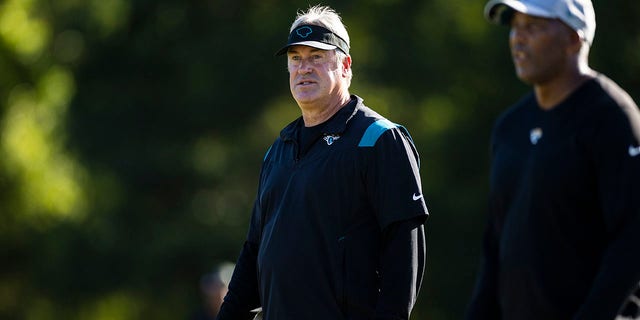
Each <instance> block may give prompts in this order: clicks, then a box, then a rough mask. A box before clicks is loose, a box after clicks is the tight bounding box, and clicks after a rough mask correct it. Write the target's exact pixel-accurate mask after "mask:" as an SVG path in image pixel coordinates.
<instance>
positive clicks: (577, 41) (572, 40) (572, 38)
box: [567, 30, 586, 54]
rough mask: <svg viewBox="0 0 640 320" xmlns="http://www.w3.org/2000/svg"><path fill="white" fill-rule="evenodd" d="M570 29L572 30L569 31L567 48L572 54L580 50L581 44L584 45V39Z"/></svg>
mask: <svg viewBox="0 0 640 320" xmlns="http://www.w3.org/2000/svg"><path fill="white" fill-rule="evenodd" d="M571 31H572V32H570V33H569V46H568V47H567V48H568V50H569V52H570V53H572V54H574V53H579V52H580V50H582V46H583V45H586V44H585V43H584V41H585V40H583V39H582V38H581V37H580V35H578V33H577V32H575V31H573V30H571Z"/></svg>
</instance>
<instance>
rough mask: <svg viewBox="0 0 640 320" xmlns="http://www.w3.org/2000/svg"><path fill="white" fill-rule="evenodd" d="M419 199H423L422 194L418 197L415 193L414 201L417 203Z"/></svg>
mask: <svg viewBox="0 0 640 320" xmlns="http://www.w3.org/2000/svg"><path fill="white" fill-rule="evenodd" d="M419 199H422V195H421V194H420V195H418V194H415V193H414V194H413V201H416V200H419Z"/></svg>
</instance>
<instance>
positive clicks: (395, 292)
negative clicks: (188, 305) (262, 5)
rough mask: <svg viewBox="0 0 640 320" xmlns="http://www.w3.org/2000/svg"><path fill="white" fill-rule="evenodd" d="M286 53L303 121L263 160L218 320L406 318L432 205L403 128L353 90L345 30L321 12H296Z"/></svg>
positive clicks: (327, 12)
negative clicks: (255, 314) (259, 319)
mask: <svg viewBox="0 0 640 320" xmlns="http://www.w3.org/2000/svg"><path fill="white" fill-rule="evenodd" d="M278 54H279V55H280V54H286V56H287V67H288V70H289V86H290V89H291V94H292V95H293V98H294V100H296V102H297V104H298V107H299V108H300V110H301V113H302V116H301V117H300V118H298V119H297V120H295V121H293V122H292V123H291V124H289V125H288V126H286V127H285V128H284V129H283V130H282V132H281V133H280V137H279V138H278V139H276V141H275V142H274V143H273V145H272V146H271V148H270V149H269V151H267V154H266V155H265V158H264V161H263V164H262V170H261V173H260V182H259V187H258V195H257V199H256V201H255V205H254V210H253V215H252V218H251V225H250V227H249V233H248V236H247V240H246V242H245V244H244V247H243V249H242V252H241V253H240V257H239V259H238V262H237V264H236V269H235V272H234V274H233V277H232V280H231V283H230V285H229V291H228V293H227V295H226V297H225V299H224V303H223V305H222V309H221V310H220V314H219V315H218V318H217V319H219V320H236V319H250V318H251V313H250V311H251V310H252V309H254V308H257V307H262V314H261V316H263V317H264V319H266V320H300V319H305V320H314V319H318V320H328V319H331V320H339V319H352V320H357V319H362V320H365V319H366V320H371V319H379V320H382V319H388V320H392V319H398V320H399V319H408V318H409V315H410V312H411V310H412V308H413V305H414V303H415V300H416V298H417V295H418V291H419V289H420V284H421V280H422V274H423V271H424V264H425V254H426V249H425V245H426V244H425V236H424V227H423V223H424V222H425V219H426V217H427V207H426V205H425V201H424V196H423V194H422V191H421V189H422V187H421V182H420V175H419V171H418V167H419V159H418V153H417V152H416V149H415V146H414V145H413V142H412V140H411V137H410V136H409V134H408V132H407V131H406V129H404V128H403V127H402V126H399V125H397V124H394V123H392V122H390V121H389V120H387V119H385V118H384V117H382V116H380V115H379V114H377V113H376V112H375V111H373V110H372V109H370V108H368V107H367V106H365V105H364V103H363V100H362V98H360V97H358V96H355V95H351V94H350V93H349V85H350V83H351V77H352V70H351V56H350V55H349V35H348V34H347V31H346V29H345V27H344V25H343V24H342V21H341V18H340V16H339V15H338V14H337V13H336V12H335V11H334V10H333V9H331V8H328V7H312V8H310V9H309V10H308V11H307V12H303V13H300V14H299V15H298V17H297V18H296V20H295V21H294V23H293V25H292V26H291V30H290V34H289V39H288V41H287V44H286V45H285V46H284V47H283V48H282V49H281V50H280V51H278Z"/></svg>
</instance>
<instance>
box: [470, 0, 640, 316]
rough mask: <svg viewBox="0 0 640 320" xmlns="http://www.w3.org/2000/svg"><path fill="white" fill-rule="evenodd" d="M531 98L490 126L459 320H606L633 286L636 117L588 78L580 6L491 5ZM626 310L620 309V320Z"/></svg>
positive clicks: (638, 203) (530, 1)
mask: <svg viewBox="0 0 640 320" xmlns="http://www.w3.org/2000/svg"><path fill="white" fill-rule="evenodd" d="M485 15H486V17H487V18H488V19H489V20H490V21H491V22H494V23H499V24H505V25H509V26H510V27H511V32H510V34H509V45H510V48H511V53H512V59H513V63H514V65H515V70H516V74H517V76H518V78H519V79H520V80H522V81H523V82H525V83H527V84H530V85H532V86H533V92H532V93H530V94H528V95H525V96H524V97H523V98H522V99H521V100H520V101H519V102H517V103H516V104H515V105H513V106H512V107H511V108H509V109H508V110H507V111H505V112H504V113H503V114H502V115H501V116H500V118H499V119H498V120H497V121H496V124H495V127H494V130H493V135H492V141H491V156H492V165H491V176H490V187H491V189H490V199H489V200H490V217H489V223H488V225H487V227H486V229H485V236H484V254H483V259H482V263H481V269H480V273H479V276H478V280H477V284H476V288H475V291H474V293H473V297H472V300H471V303H470V305H469V307H468V309H467V319H469V320H471V319H491V320H496V319H498V320H499V319H503V320H504V319H514V320H516V319H517V320H526V319H545V320H554V319H602V320H605V319H606V320H613V319H614V318H615V317H616V315H617V314H619V313H620V312H621V310H622V307H623V305H624V304H625V301H627V299H629V297H630V296H631V294H632V292H633V291H634V290H635V289H637V288H638V282H639V281H640V254H638V253H639V252H640V251H639V250H638V246H639V245H640V155H639V154H640V147H639V146H638V142H639V141H640V113H639V112H638V108H637V106H636V104H635V103H634V101H633V100H632V99H631V98H630V97H629V95H628V94H627V93H626V92H625V91H624V90H622V89H621V88H620V87H618V86H617V85H616V84H615V83H614V82H613V81H611V80H610V79H609V78H607V77H605V76H604V75H602V74H599V73H597V72H595V71H593V70H591V69H590V68H589V66H588V62H587V60H588V59H587V57H588V52H589V48H590V45H591V44H592V41H593V38H594V33H595V14H594V11H593V6H592V4H591V2H590V0H492V1H489V2H488V3H487V5H486V7H485ZM626 309H628V310H630V309H631V308H626Z"/></svg>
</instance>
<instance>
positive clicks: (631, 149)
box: [629, 146, 640, 157]
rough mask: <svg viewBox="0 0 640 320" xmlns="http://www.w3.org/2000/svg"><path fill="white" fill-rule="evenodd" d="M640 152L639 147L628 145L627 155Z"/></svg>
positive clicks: (633, 155)
mask: <svg viewBox="0 0 640 320" xmlns="http://www.w3.org/2000/svg"><path fill="white" fill-rule="evenodd" d="M639 154H640V147H634V146H629V155H630V156H632V157H635V156H637V155H639Z"/></svg>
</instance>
